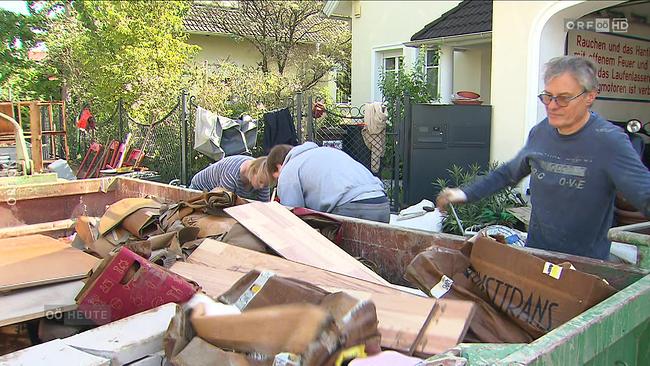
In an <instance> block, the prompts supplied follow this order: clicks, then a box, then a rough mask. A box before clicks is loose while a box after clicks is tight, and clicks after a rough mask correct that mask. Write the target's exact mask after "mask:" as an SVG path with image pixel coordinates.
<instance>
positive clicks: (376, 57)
mask: <svg viewBox="0 0 650 366" xmlns="http://www.w3.org/2000/svg"><path fill="white" fill-rule="evenodd" d="M417 51H418V50H417V48H412V47H406V46H404V45H403V44H402V43H396V44H389V45H384V46H377V47H373V48H372V53H371V62H370V65H371V68H370V81H371V85H370V99H371V101H373V102H381V101H382V95H381V90H379V78H380V75H381V70H382V68H383V67H384V58H390V57H397V56H401V57H403V58H404V62H403V66H404V67H409V66H410V65H407V63H408V62H409V58H408V57H407V55H409V54H410V55H411V57H410V61H411V62H413V60H416V59H417Z"/></svg>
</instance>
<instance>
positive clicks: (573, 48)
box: [567, 31, 650, 101]
mask: <svg viewBox="0 0 650 366" xmlns="http://www.w3.org/2000/svg"><path fill="white" fill-rule="evenodd" d="M567 42H568V44H567V45H568V47H567V54H568V55H575V56H582V57H587V58H589V59H591V60H592V61H593V62H594V63H596V66H597V68H598V82H599V83H600V87H599V89H600V95H599V97H601V98H602V97H604V98H618V99H628V100H643V101H650V68H649V67H648V63H649V61H650V41H644V40H639V39H633V38H628V37H621V36H615V35H611V34H603V33H597V32H590V31H569V32H568V36H567Z"/></svg>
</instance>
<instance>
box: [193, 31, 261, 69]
mask: <svg viewBox="0 0 650 366" xmlns="http://www.w3.org/2000/svg"><path fill="white" fill-rule="evenodd" d="M187 42H188V43H189V44H193V45H197V46H200V47H201V50H200V51H199V52H198V54H197V55H196V58H195V60H196V61H197V62H199V63H202V62H203V61H208V63H214V62H216V61H219V60H231V61H232V62H235V63H237V64H239V65H245V66H255V65H257V63H258V62H259V60H260V53H259V52H258V51H257V50H256V49H255V47H254V46H253V45H251V44H250V43H248V42H247V41H237V40H235V39H234V38H232V37H228V36H224V35H202V34H190V36H189V39H188V41H187Z"/></svg>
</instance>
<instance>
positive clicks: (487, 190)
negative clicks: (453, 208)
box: [436, 148, 530, 212]
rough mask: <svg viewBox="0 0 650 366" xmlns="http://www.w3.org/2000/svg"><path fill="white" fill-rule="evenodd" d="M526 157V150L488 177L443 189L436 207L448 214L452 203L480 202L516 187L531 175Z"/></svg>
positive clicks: (437, 198)
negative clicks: (506, 188) (505, 189)
mask: <svg viewBox="0 0 650 366" xmlns="http://www.w3.org/2000/svg"><path fill="white" fill-rule="evenodd" d="M525 156H526V154H525V148H524V149H522V150H521V151H519V153H518V154H517V156H516V157H515V158H514V159H512V160H510V161H509V162H507V163H506V164H503V165H501V166H500V167H498V168H497V169H496V170H494V171H492V172H490V173H489V174H487V175H486V176H484V177H480V178H478V179H477V180H476V181H474V182H472V183H470V184H467V185H465V186H462V187H460V188H445V189H443V190H442V191H440V193H439V194H438V197H436V207H437V208H438V209H439V210H440V211H442V212H446V210H447V206H448V205H449V204H450V203H452V204H453V203H465V202H472V201H478V200H480V199H481V198H484V197H487V196H489V195H491V194H494V193H496V192H498V191H499V190H501V189H503V188H505V187H507V186H514V185H516V184H517V183H519V181H520V180H521V179H522V178H524V177H525V176H527V175H528V174H530V167H529V166H528V161H526V157H525Z"/></svg>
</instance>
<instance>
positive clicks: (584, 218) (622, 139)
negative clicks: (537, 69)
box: [436, 56, 650, 259]
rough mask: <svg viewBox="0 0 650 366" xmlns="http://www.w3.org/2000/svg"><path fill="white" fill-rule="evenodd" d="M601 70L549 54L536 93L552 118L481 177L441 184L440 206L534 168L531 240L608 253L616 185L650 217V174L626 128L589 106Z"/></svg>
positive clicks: (512, 181)
mask: <svg viewBox="0 0 650 366" xmlns="http://www.w3.org/2000/svg"><path fill="white" fill-rule="evenodd" d="M596 72H597V69H596V67H595V65H594V64H593V63H592V62H591V61H589V60H588V59H585V58H580V57H575V56H564V57H558V58H554V59H552V60H551V61H549V62H548V63H547V64H546V70H545V73H544V91H543V92H542V93H541V94H540V95H539V96H538V97H539V99H540V101H541V102H542V103H543V104H544V105H545V107H546V114H547V118H545V119H544V120H542V121H541V122H540V123H539V124H537V125H536V126H535V127H533V128H532V130H531V131H530V134H529V135H528V140H527V142H526V145H525V146H524V147H523V149H522V150H521V151H519V153H518V154H517V156H515V158H514V159H512V160H511V161H509V162H508V163H506V164H504V165H502V166H501V167H499V168H498V169H496V170H495V171H493V172H491V173H490V174H488V175H486V176H485V177H482V179H479V180H477V181H475V182H473V183H471V184H469V185H467V186H464V187H461V188H460V189H459V188H450V189H445V190H443V191H442V192H441V193H440V194H439V195H438V198H437V200H436V206H438V207H439V208H440V209H445V208H446V206H447V205H448V204H449V203H462V202H472V201H477V200H479V199H481V198H483V197H487V196H489V195H491V194H493V193H495V192H497V191H499V190H500V189H502V188H504V187H506V186H514V185H516V184H517V183H518V182H519V181H520V180H521V179H523V178H524V177H525V176H527V175H529V174H530V194H531V204H532V214H531V217H530V225H529V231H528V241H527V246H529V247H533V248H540V249H546V250H553V251H557V252H563V253H569V254H575V255H580V256H586V257H592V258H598V259H608V258H609V251H610V246H611V243H610V241H609V240H608V239H607V232H608V230H609V228H610V227H611V224H612V217H613V207H614V199H615V194H616V191H620V192H621V193H622V194H623V196H625V198H627V199H628V200H629V201H630V202H631V203H632V204H633V205H634V206H635V207H636V208H637V209H639V210H640V211H641V212H642V213H643V214H644V215H646V216H650V173H649V172H648V169H647V168H646V167H645V166H644V165H643V163H642V162H641V160H640V158H639V156H638V154H637V153H636V152H635V151H634V149H633V148H632V144H630V141H629V139H628V137H627V136H626V135H625V133H624V132H623V130H622V129H620V128H619V127H616V126H614V125H613V124H611V123H610V122H608V121H606V120H605V119H603V118H602V117H601V116H599V115H598V114H596V113H594V112H591V111H590V107H591V105H592V104H593V102H594V99H595V98H596V95H597V94H598V80H597V78H596Z"/></svg>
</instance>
